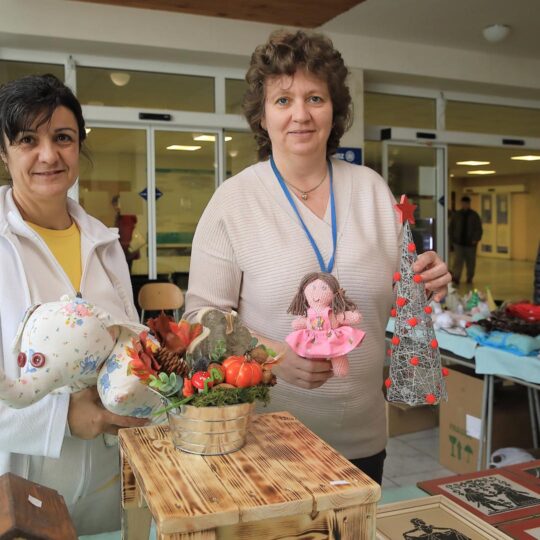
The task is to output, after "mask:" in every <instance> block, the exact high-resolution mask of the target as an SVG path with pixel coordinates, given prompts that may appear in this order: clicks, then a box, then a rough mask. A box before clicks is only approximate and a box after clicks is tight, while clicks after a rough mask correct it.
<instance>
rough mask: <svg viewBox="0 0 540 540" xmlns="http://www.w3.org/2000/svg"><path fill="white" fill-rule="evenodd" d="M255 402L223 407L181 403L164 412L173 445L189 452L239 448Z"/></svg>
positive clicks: (205, 453)
mask: <svg viewBox="0 0 540 540" xmlns="http://www.w3.org/2000/svg"><path fill="white" fill-rule="evenodd" d="M254 408H255V404H254V403H240V404H239V405H228V406H226V407H193V406H192V405H182V406H181V408H179V409H172V410H171V411H169V412H168V413H167V416H168V418H169V427H170V430H171V437H172V440H173V443H174V445H175V446H176V448H178V449H180V450H182V451H183V452H188V453H190V454H199V455H202V456H216V455H220V454H229V453H230V452H234V451H236V450H240V448H242V446H244V444H245V442H246V434H247V428H248V425H249V421H250V417H251V414H252V412H253V409H254Z"/></svg>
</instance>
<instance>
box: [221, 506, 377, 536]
mask: <svg viewBox="0 0 540 540" xmlns="http://www.w3.org/2000/svg"><path fill="white" fill-rule="evenodd" d="M376 511H377V508H376V504H375V503H373V504H369V505H365V506H350V507H348V508H344V509H338V510H327V511H325V512H318V513H317V515H315V516H314V517H313V516H311V515H309V514H299V515H297V516H284V517H276V518H274V519H266V520H263V521H251V522H249V523H238V524H236V525H229V526H227V527H220V529H219V536H218V538H219V540H254V539H256V540H285V539H287V540H292V539H293V538H294V540H329V539H332V540H338V539H339V540H373V539H374V538H375V521H374V516H375V513H376ZM339 535H341V536H339Z"/></svg>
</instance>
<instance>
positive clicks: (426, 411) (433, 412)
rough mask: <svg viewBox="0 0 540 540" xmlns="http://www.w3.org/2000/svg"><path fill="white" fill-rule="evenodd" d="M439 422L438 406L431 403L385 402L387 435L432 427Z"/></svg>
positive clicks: (414, 431)
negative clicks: (405, 403) (422, 404)
mask: <svg viewBox="0 0 540 540" xmlns="http://www.w3.org/2000/svg"><path fill="white" fill-rule="evenodd" d="M438 424H439V408H438V407H436V406H435V407H434V406H432V405H425V406H421V407H409V406H408V405H402V404H397V403H388V402H387V403H386V432H387V434H388V436H389V437H397V436H398V435H405V434H406V433H416V432H417V431H423V430H425V429H432V428H435V427H437V426H438Z"/></svg>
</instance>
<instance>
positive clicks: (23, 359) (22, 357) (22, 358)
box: [17, 352, 26, 368]
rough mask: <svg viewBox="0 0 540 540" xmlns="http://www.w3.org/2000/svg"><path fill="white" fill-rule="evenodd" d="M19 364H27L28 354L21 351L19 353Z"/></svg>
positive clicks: (21, 365) (20, 365)
mask: <svg viewBox="0 0 540 540" xmlns="http://www.w3.org/2000/svg"><path fill="white" fill-rule="evenodd" d="M17 365H18V366H19V367H20V368H22V367H24V366H25V365H26V354H25V353H23V352H20V353H19V354H18V355H17Z"/></svg>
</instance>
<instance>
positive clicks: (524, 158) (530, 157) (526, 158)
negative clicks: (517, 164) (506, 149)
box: [510, 154, 540, 161]
mask: <svg viewBox="0 0 540 540" xmlns="http://www.w3.org/2000/svg"><path fill="white" fill-rule="evenodd" d="M510 159H516V160H519V161H538V160H539V159H540V156H535V155H533V154H530V155H528V156H512V157H511V158H510Z"/></svg>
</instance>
